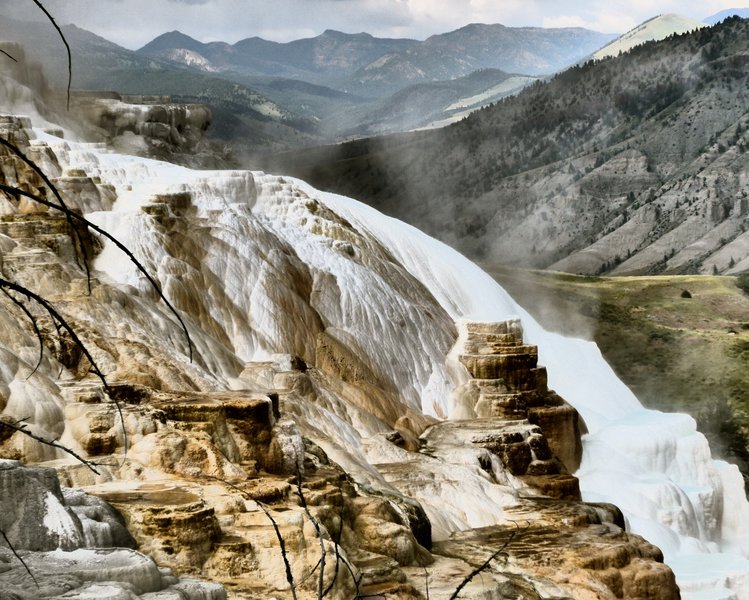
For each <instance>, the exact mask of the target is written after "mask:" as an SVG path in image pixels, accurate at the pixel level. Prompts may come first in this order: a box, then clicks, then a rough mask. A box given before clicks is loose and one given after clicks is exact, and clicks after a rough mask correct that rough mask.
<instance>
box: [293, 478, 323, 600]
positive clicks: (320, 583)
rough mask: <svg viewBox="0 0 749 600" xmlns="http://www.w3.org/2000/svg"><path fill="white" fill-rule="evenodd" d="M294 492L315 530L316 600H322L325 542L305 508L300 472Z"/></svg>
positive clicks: (317, 525)
mask: <svg viewBox="0 0 749 600" xmlns="http://www.w3.org/2000/svg"><path fill="white" fill-rule="evenodd" d="M296 490H297V495H298V496H299V501H300V502H301V503H302V508H303V509H304V512H305V513H307V518H308V519H309V520H310V522H311V523H312V526H313V527H314V528H315V531H316V532H317V538H318V540H319V541H320V563H319V564H320V576H319V577H318V580H317V600H322V598H323V596H324V594H323V584H324V583H325V556H326V555H327V553H328V551H327V550H326V549H325V540H324V539H323V535H322V529H321V528H320V524H319V523H318V522H317V519H315V518H314V517H313V516H312V513H311V512H310V510H309V507H308V506H307V499H306V498H305V497H304V491H303V490H302V474H301V472H300V471H297V474H296ZM313 572H314V571H313Z"/></svg>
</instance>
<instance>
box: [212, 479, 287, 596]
mask: <svg viewBox="0 0 749 600" xmlns="http://www.w3.org/2000/svg"><path fill="white" fill-rule="evenodd" d="M206 477H208V478H210V479H215V480H216V481H220V482H221V483H223V484H225V485H228V486H229V487H230V488H232V489H235V490H237V491H238V492H239V493H240V494H242V495H243V496H246V497H248V498H249V499H250V500H254V501H255V503H256V504H257V505H258V506H259V507H260V510H262V511H263V512H264V513H265V516H266V517H268V520H269V521H270V522H271V525H273V530H274V531H275V532H276V538H277V539H278V545H279V546H280V547H281V558H283V563H284V566H285V567H286V581H288V582H289V586H291V595H292V597H293V598H294V600H297V595H296V586H295V585H294V575H293V573H292V572H291V563H290V562H289V558H288V556H287V555H286V542H285V541H284V539H283V536H282V535H281V530H280V529H279V528H278V523H276V520H275V519H274V518H273V516H272V515H271V514H270V511H269V510H268V509H267V508H266V507H265V505H264V504H263V503H262V502H260V501H258V500H255V499H254V498H253V497H252V496H251V495H250V494H248V493H247V492H246V491H245V490H243V489H242V488H240V487H238V486H236V485H234V484H233V483H230V482H228V481H226V480H225V479H221V478H220V477H214V476H213V475H206Z"/></svg>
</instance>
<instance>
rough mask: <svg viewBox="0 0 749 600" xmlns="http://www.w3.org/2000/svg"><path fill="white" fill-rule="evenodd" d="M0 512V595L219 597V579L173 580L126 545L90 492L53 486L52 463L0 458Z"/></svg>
mask: <svg viewBox="0 0 749 600" xmlns="http://www.w3.org/2000/svg"><path fill="white" fill-rule="evenodd" d="M0 515H2V516H1V517H0V519H2V525H1V526H0V529H2V531H3V534H4V539H5V542H4V544H3V546H6V547H2V548H0V590H2V592H1V593H0V595H2V597H3V598H14V599H19V600H32V599H34V600H36V599H39V598H58V597H61V596H62V597H64V598H66V599H68V598H69V599H71V600H84V599H90V600H112V599H115V598H123V600H124V599H127V600H132V599H134V598H138V599H142V600H148V599H152V598H153V597H154V596H153V594H162V595H163V597H164V598H170V597H175V598H188V599H189V600H206V599H210V600H225V599H226V593H225V591H224V590H223V588H222V587H221V586H220V585H217V584H212V583H205V582H198V581H187V580H184V581H180V580H178V579H177V577H175V576H174V575H173V574H172V572H171V571H169V570H168V569H159V568H158V567H157V566H156V563H155V562H154V561H153V559H151V558H149V557H148V556H145V555H143V554H141V553H140V552H136V551H135V550H132V549H131V548H134V547H135V541H134V540H133V538H132V537H131V536H130V534H129V533H128V531H127V529H126V528H125V524H124V521H123V520H122V517H121V516H120V515H119V514H118V513H117V512H116V511H115V510H114V509H113V508H112V507H111V506H109V505H108V504H107V503H106V502H104V501H102V500H101V499H100V498H98V497H94V496H90V495H87V494H85V493H83V492H82V491H80V490H71V489H66V488H61V487H60V482H59V480H58V478H57V474H56V472H55V470H54V469H51V468H43V467H26V466H24V465H22V464H21V463H19V462H17V461H11V460H0ZM8 543H9V544H10V545H11V546H12V550H11V548H9V547H7V544H8ZM113 546H117V547H116V548H115V547H113ZM16 554H18V555H19V556H20V557H21V558H22V559H23V562H24V563H25V565H24V564H22V563H21V562H20V560H18V557H17V556H16ZM159 597H162V596H159Z"/></svg>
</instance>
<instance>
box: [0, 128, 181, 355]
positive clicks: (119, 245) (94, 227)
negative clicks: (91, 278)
mask: <svg viewBox="0 0 749 600" xmlns="http://www.w3.org/2000/svg"><path fill="white" fill-rule="evenodd" d="M0 139H2V138H0ZM0 190H2V191H4V192H7V193H8V194H11V195H13V196H16V197H17V196H25V197H26V198H29V199H31V200H34V201H35V202H38V203H39V204H43V205H44V206H48V207H50V208H53V209H55V210H58V211H60V212H61V213H64V214H65V215H66V216H67V217H68V219H73V220H75V221H78V222H80V223H82V224H83V225H85V226H86V227H89V228H90V229H92V230H93V231H95V232H96V233H98V234H100V235H102V236H104V237H105V238H107V239H108V240H110V241H111V242H112V243H113V244H114V245H115V246H117V248H119V249H120V250H121V251H122V252H123V253H124V254H125V255H126V256H127V257H128V258H129V259H130V262H132V263H133V264H134V265H135V266H136V268H137V269H138V271H140V272H141V273H142V274H143V275H144V276H145V278H146V279H147V280H148V282H149V283H150V284H151V287H153V288H154V290H156V293H157V294H158V295H159V298H161V300H162V301H163V302H164V304H166V306H167V308H168V309H169V311H170V312H171V313H172V314H173V315H174V316H175V317H176V318H177V320H178V321H179V324H180V325H181V326H182V331H184V332H185V337H186V338H187V347H188V352H189V356H190V361H191V362H192V352H193V346H192V339H191V338H190V334H189V332H188V331H187V325H185V322H184V321H183V320H182V317H180V316H179V313H178V312H177V309H176V308H174V306H173V305H172V303H171V302H169V300H167V298H166V296H165V295H164V293H163V292H162V291H161V287H160V286H159V284H158V283H157V281H156V280H155V279H154V278H153V277H152V276H151V274H150V273H149V272H148V271H147V270H146V268H145V267H144V266H143V265H142V264H141V262H140V261H139V260H138V259H137V258H135V255H134V254H133V253H132V252H131V251H130V250H129V249H128V248H127V246H125V245H124V244H123V243H122V242H120V241H119V240H118V239H117V238H116V237H114V236H113V235H112V234H110V233H109V232H107V231H105V230H104V229H102V228H101V227H99V226H98V225H96V224H95V223H92V222H91V221H89V220H88V219H86V217H83V216H82V215H79V214H78V213H76V212H74V211H72V210H70V209H69V208H68V207H67V206H65V205H64V204H60V205H58V204H55V203H54V202H50V201H49V200H45V199H44V198H42V197H41V196H39V195H37V194H32V193H31V192H27V191H25V190H22V189H19V188H17V187H12V186H8V185H5V184H0Z"/></svg>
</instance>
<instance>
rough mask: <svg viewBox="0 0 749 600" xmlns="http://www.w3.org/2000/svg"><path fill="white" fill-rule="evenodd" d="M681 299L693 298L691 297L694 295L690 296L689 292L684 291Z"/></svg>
mask: <svg viewBox="0 0 749 600" xmlns="http://www.w3.org/2000/svg"><path fill="white" fill-rule="evenodd" d="M681 297H682V298H691V297H692V294H690V293H689V290H684V291H683V292H682V293H681Z"/></svg>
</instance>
